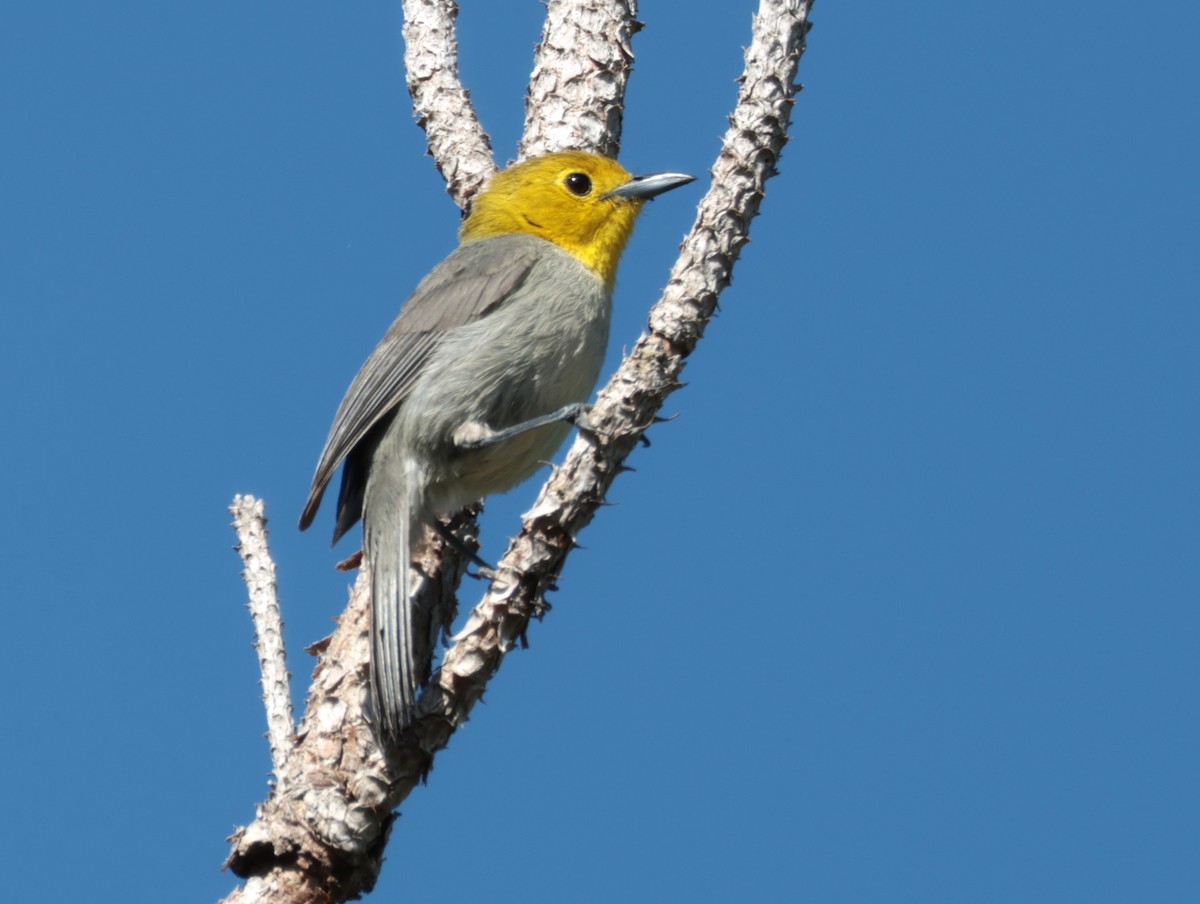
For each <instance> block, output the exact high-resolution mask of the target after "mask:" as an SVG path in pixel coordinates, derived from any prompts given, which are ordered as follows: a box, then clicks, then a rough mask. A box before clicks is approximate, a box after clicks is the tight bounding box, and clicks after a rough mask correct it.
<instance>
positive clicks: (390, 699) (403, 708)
mask: <svg viewBox="0 0 1200 904" xmlns="http://www.w3.org/2000/svg"><path fill="white" fill-rule="evenodd" d="M403 471H404V473H403V479H402V482H401V483H400V485H399V486H397V485H396V484H395V483H391V482H390V481H389V482H387V483H388V484H390V485H385V486H382V487H379V488H374V487H373V488H370V489H368V491H367V497H368V498H367V504H366V508H365V510H364V513H363V514H364V518H363V557H364V558H365V559H366V565H367V567H368V568H369V569H370V571H371V690H372V693H373V696H374V709H375V719H376V724H377V727H378V728H379V730H380V731H381V733H382V734H383V735H384V736H385V737H386V738H389V739H395V738H397V737H399V735H400V733H401V732H402V731H403V730H404V729H405V728H406V727H408V725H409V724H410V723H411V722H412V720H413V715H414V712H415V710H416V704H417V688H418V686H419V685H420V682H421V681H423V680H424V678H425V677H426V676H427V675H428V673H429V666H430V661H431V659H432V656H433V647H432V644H431V643H429V641H428V632H427V631H422V630H420V627H419V626H418V625H417V624H416V621H417V619H416V617H415V616H416V615H417V613H416V612H415V611H414V606H413V604H412V601H411V600H410V599H409V595H408V586H409V569H410V567H411V559H412V545H413V543H414V542H416V541H417V540H419V539H420V537H421V534H422V530H421V517H420V513H421V505H420V492H421V491H420V486H421V478H420V475H419V474H417V473H416V467H415V463H411V462H407V463H405V465H404V466H403ZM372 489H377V492H372Z"/></svg>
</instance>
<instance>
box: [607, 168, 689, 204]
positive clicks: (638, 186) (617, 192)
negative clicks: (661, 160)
mask: <svg viewBox="0 0 1200 904" xmlns="http://www.w3.org/2000/svg"><path fill="white" fill-rule="evenodd" d="M695 181H696V177H695V176H688V175H685V174H684V173H651V174H650V175H649V176H634V177H633V178H632V179H630V180H629V181H628V182H626V183H625V184H624V185H618V186H617V187H616V188H614V189H613V190H612V191H610V192H605V193H604V194H603V195H602V196H601V197H603V198H637V199H640V200H642V201H648V200H650V199H651V198H654V197H657V196H658V195H661V194H662V193H663V192H665V191H670V190H671V189H673V188H679V186H681V185H687V184H688V183H689V182H695Z"/></svg>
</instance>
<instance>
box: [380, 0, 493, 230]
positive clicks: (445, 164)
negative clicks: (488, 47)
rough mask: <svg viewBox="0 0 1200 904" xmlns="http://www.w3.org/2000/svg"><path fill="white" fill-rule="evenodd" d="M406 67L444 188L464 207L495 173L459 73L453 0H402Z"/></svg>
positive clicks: (416, 109)
mask: <svg viewBox="0 0 1200 904" xmlns="http://www.w3.org/2000/svg"><path fill="white" fill-rule="evenodd" d="M402 6H403V8H404V72H405V76H406V78H407V81H408V93H409V94H410V95H411V96H412V101H413V111H414V112H415V114H416V117H417V125H419V126H420V127H421V128H422V129H424V130H425V138H426V141H427V142H428V143H429V153H430V154H431V155H432V156H433V161H434V164H435V165H436V166H437V168H438V172H440V173H441V174H442V177H443V178H444V179H445V180H446V191H447V192H449V194H450V197H452V198H453V199H454V203H456V204H457V205H458V206H459V207H465V206H466V205H467V203H468V202H469V201H470V199H471V198H473V197H475V195H476V194H477V193H478V192H479V189H480V188H482V187H483V184H484V183H485V182H487V180H488V179H490V178H492V176H493V174H495V172H496V163H495V161H494V160H493V159H492V145H491V141H490V140H489V139H488V136H487V134H486V133H485V132H484V131H483V126H482V125H480V124H479V116H478V115H477V114H476V113H475V107H474V106H473V105H472V103H471V95H470V92H468V91H467V90H466V89H465V88H464V87H463V86H462V82H461V81H459V78H458V38H457V37H455V31H454V21H455V19H457V18H458V5H457V4H456V3H455V2H454V0H403V3H402Z"/></svg>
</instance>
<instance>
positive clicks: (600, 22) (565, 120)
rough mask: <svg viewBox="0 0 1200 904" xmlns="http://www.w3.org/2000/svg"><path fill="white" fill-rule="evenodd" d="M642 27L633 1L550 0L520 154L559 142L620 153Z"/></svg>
mask: <svg viewBox="0 0 1200 904" xmlns="http://www.w3.org/2000/svg"><path fill="white" fill-rule="evenodd" d="M641 27H642V25H641V23H640V22H638V21H637V3H636V2H635V0H582V2H579V0H550V2H549V3H548V4H547V7H546V24H545V26H544V27H543V29H542V40H541V42H540V43H539V44H538V46H537V50H536V51H535V52H534V62H533V74H532V75H531V76H530V78H529V93H528V95H527V96H526V98H525V133H524V137H523V138H522V139H521V144H520V147H519V149H518V154H517V156H518V158H519V159H521V160H524V159H525V158H526V157H535V156H537V155H539V154H545V153H547V152H549V151H560V150H563V149H564V148H578V149H580V150H584V151H592V152H594V153H596V154H603V155H605V156H606V157H616V156H617V152H618V151H619V150H620V149H621V117H622V114H623V113H624V111H625V86H626V84H627V83H628V82H629V73H630V72H631V71H632V69H633V49H632V47H630V39H631V38H632V37H633V34H634V32H636V31H638V30H639V29H640V28H641Z"/></svg>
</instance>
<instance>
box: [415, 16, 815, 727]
mask: <svg viewBox="0 0 1200 904" xmlns="http://www.w3.org/2000/svg"><path fill="white" fill-rule="evenodd" d="M811 5H812V3H811V2H810V0H799V2H798V0H762V3H761V6H760V8H759V14H758V15H757V16H756V17H755V19H754V29H753V33H754V38H753V41H752V43H751V46H750V48H749V49H748V50H747V51H746V69H745V72H744V74H743V76H742V79H741V81H742V88H741V90H740V92H739V95H738V103H737V107H736V108H735V110H734V113H733V116H732V117H731V118H730V128H729V130H728V131H727V132H726V135H725V138H724V141H723V145H722V148H721V152H720V155H719V156H718V158H717V161H716V163H715V164H714V166H713V171H712V172H713V180H712V186H711V187H710V189H709V191H708V193H707V194H706V195H705V197H704V200H703V201H702V202H701V204H700V208H699V211H698V214H697V218H696V222H695V225H694V226H693V227H692V230H691V232H690V233H689V234H688V236H687V238H686V239H685V240H684V243H683V246H682V248H681V253H680V256H679V259H678V261H677V262H676V264H675V267H674V269H673V270H672V273H671V278H670V282H669V283H668V285H667V288H666V290H665V291H664V293H663V297H662V298H661V300H660V301H659V302H658V303H657V304H656V305H655V306H654V307H653V309H652V310H651V312H650V330H651V332H650V333H649V334H648V335H645V336H643V337H642V338H641V339H640V340H639V341H638V343H637V344H636V345H635V347H634V348H633V350H632V351H631V352H630V354H629V355H628V356H627V357H626V358H625V360H624V361H623V362H622V364H621V366H620V368H619V369H618V370H617V372H616V373H615V374H614V375H613V377H612V379H611V380H610V381H609V382H608V385H607V386H605V387H604V389H603V390H601V392H600V394H599V396H598V398H597V401H596V404H595V405H594V406H593V408H592V410H591V412H590V413H589V415H588V420H589V421H590V422H591V423H592V426H593V427H594V428H595V429H594V434H593V433H592V432H590V431H589V433H588V434H581V435H580V436H579V437H578V438H577V439H576V440H575V442H574V444H573V445H572V447H571V449H570V451H569V452H568V454H567V457H566V459H565V460H564V462H563V464H562V465H561V466H560V467H559V468H557V469H556V470H555V472H554V474H553V475H552V476H551V478H550V480H549V481H547V483H546V485H545V486H544V487H543V488H542V492H541V494H540V495H539V496H538V499H537V501H536V502H535V503H534V505H533V508H532V509H531V510H530V511H529V512H528V513H527V514H526V515H525V517H524V519H523V523H522V528H521V532H520V534H518V535H517V536H516V537H515V538H514V539H513V541H512V542H511V544H510V545H509V547H508V550H507V551H506V552H505V554H504V557H503V558H502V559H501V560H500V562H499V564H498V568H499V571H500V578H499V579H498V580H497V581H496V582H495V583H493V585H492V587H491V589H490V590H489V591H488V593H487V595H486V596H485V597H484V599H483V601H482V602H481V603H480V604H479V605H478V606H476V607H475V609H474V610H473V611H472V612H471V614H470V616H469V617H468V619H467V624H466V626H465V627H464V628H463V629H462V631H460V632H459V634H458V635H457V637H456V638H455V640H456V641H457V642H456V644H455V646H454V647H452V648H451V649H450V650H448V651H447V653H446V656H445V658H444V660H443V662H442V667H441V670H440V673H439V675H438V676H437V690H438V691H439V693H438V694H437V695H436V696H435V695H433V694H428V695H427V697H423V698H422V701H421V703H422V709H425V707H426V705H427V703H428V705H430V706H432V705H433V704H434V703H435V701H437V702H439V703H440V705H441V708H442V712H443V715H444V716H445V717H446V718H447V719H448V720H449V721H451V722H452V723H458V722H461V721H462V720H463V719H464V718H465V717H466V714H467V713H468V712H469V711H470V708H471V706H472V705H473V704H474V702H475V701H476V700H477V699H478V698H479V697H480V696H481V695H482V693H483V690H484V687H485V686H486V683H487V680H488V679H489V678H490V677H491V675H492V674H493V673H494V672H495V670H496V669H497V668H498V667H499V664H500V661H501V659H502V658H503V655H504V653H505V652H507V651H508V650H509V649H510V648H511V647H512V645H513V641H514V639H515V638H518V637H521V636H522V635H523V634H524V633H525V630H526V628H527V627H528V624H529V619H530V618H531V617H533V616H537V615H540V613H541V611H542V609H543V603H542V594H543V592H544V589H545V587H546V586H548V585H549V584H550V583H552V582H553V580H554V578H555V576H556V575H557V574H558V573H559V571H560V570H561V569H562V565H563V562H564V560H565V559H566V556H567V553H568V552H569V551H570V549H571V547H572V546H574V544H575V537H576V536H578V534H579V532H580V531H581V530H582V529H583V528H584V527H585V526H586V525H587V524H588V523H589V522H590V521H591V519H592V517H593V516H594V515H595V513H596V510H597V509H598V508H599V506H600V504H601V502H602V501H603V499H604V496H605V493H606V492H607V491H608V488H609V486H610V485H611V483H612V481H613V479H614V478H615V477H616V475H617V474H618V473H619V472H620V470H621V465H622V462H623V461H624V460H625V458H626V457H627V456H628V454H629V452H630V451H631V450H632V449H633V447H634V445H635V444H636V442H637V440H638V438H639V437H640V436H641V435H642V433H643V432H644V430H645V428H646V427H647V426H648V425H649V424H650V423H652V422H653V420H654V417H655V415H656V414H657V413H658V411H659V410H660V409H661V407H662V404H663V402H664V401H665V400H666V398H667V396H668V395H669V394H670V393H671V392H673V391H674V390H675V389H676V388H678V387H679V385H680V383H679V380H678V377H679V374H680V373H681V371H682V370H683V367H684V364H685V359H686V358H687V356H688V355H689V354H690V353H691V351H692V350H693V349H694V347H695V345H696V342H697V341H698V340H699V339H700V336H701V335H702V334H703V332H704V328H705V326H706V325H707V323H708V321H709V319H710V318H711V317H712V314H713V312H714V311H715V309H716V305H717V297H718V295H719V294H720V292H721V290H722V289H724V288H725V287H726V286H727V285H728V284H729V276H730V271H731V270H732V267H733V263H734V261H735V260H736V259H737V257H738V254H739V251H740V249H741V247H742V246H743V245H744V244H745V243H746V242H747V241H748V233H749V226H750V220H751V219H752V218H753V217H754V216H755V214H757V212H758V207H759V203H760V201H761V200H762V188H763V184H764V183H765V182H766V180H767V179H768V178H769V177H770V176H772V175H774V174H775V163H776V161H777V160H778V159H779V154H780V152H781V151H782V149H783V145H784V143H785V142H786V141H787V134H786V133H787V126H788V121H789V117H790V113H791V108H792V104H793V97H794V95H795V92H796V86H795V85H794V81H795V77H796V68H797V65H798V63H799V59H800V54H801V52H802V51H803V48H804V35H805V33H806V31H807V16H808V10H809V8H810V7H811Z"/></svg>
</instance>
